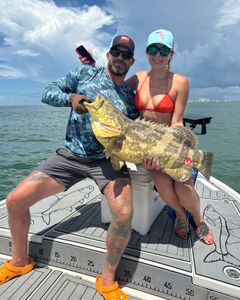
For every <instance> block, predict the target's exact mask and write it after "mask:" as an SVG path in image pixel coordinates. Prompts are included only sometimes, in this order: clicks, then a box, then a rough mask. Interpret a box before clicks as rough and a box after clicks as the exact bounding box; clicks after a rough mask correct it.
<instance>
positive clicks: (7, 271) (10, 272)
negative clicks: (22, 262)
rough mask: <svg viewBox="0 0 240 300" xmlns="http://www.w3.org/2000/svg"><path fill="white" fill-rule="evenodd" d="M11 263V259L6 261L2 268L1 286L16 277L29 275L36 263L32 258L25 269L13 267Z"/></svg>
mask: <svg viewBox="0 0 240 300" xmlns="http://www.w3.org/2000/svg"><path fill="white" fill-rule="evenodd" d="M9 262H10V259H9V260H7V261H5V263H4V264H3V265H2V266H1V267H0V284H3V283H5V282H8V281H9V280H11V279H12V278H14V277H17V276H21V275H24V274H27V273H28V272H30V271H32V269H33V268H34V266H35V262H34V261H33V259H32V258H30V259H29V264H28V265H26V266H24V267H17V266H12V265H10V264H9Z"/></svg>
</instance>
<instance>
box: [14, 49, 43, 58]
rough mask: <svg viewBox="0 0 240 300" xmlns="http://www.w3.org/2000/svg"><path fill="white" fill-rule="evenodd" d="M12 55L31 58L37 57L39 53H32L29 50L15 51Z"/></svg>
mask: <svg viewBox="0 0 240 300" xmlns="http://www.w3.org/2000/svg"><path fill="white" fill-rule="evenodd" d="M13 54H17V55H20V56H31V57H34V56H39V53H37V52H34V51H32V50H30V49H21V50H16V51H14V52H13Z"/></svg>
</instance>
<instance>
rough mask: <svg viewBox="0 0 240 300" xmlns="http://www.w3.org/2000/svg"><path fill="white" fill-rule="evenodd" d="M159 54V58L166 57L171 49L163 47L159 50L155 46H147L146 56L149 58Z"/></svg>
mask: <svg viewBox="0 0 240 300" xmlns="http://www.w3.org/2000/svg"><path fill="white" fill-rule="evenodd" d="M158 52H159V53H160V55H161V56H168V55H169V53H170V52H171V49H170V48H168V47H167V46H163V47H161V48H158V47H157V46H149V47H148V48H147V54H149V55H151V56H155V55H157V53H158Z"/></svg>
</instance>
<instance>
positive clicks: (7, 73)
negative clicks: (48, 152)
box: [0, 64, 25, 78]
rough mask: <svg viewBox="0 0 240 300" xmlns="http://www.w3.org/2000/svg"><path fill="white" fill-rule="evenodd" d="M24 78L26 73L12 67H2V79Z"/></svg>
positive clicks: (0, 71)
mask: <svg viewBox="0 0 240 300" xmlns="http://www.w3.org/2000/svg"><path fill="white" fill-rule="evenodd" d="M1 77H2V78H23V77H25V74H24V72H22V71H21V70H19V69H17V68H14V67H13V66H10V65H4V64H1V65H0V78H1Z"/></svg>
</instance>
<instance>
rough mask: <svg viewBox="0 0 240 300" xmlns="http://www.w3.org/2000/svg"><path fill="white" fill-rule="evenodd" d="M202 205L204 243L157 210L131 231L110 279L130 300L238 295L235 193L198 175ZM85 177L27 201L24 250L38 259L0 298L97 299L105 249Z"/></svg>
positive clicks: (92, 188) (239, 199) (239, 204)
mask: <svg viewBox="0 0 240 300" xmlns="http://www.w3.org/2000/svg"><path fill="white" fill-rule="evenodd" d="M196 189H197V192H198V194H199V196H200V198H201V206H202V211H203V213H204V218H205V221H206V223H207V224H208V226H209V227H210V228H211V230H212V231H213V232H214V235H215V243H214V244H213V245H211V246H208V245H205V244H203V243H202V242H201V241H199V240H198V238H197V236H196V234H195V232H194V230H193V229H191V234H190V237H189V240H187V241H183V240H181V239H179V238H178V237H177V236H176V235H175V233H174V231H173V221H172V220H171V219H170V218H169V216H168V213H167V210H166V208H165V209H163V210H162V211H161V213H160V215H159V216H158V218H157V219H156V221H155V222H154V223H153V225H152V226H151V228H150V231H149V232H148V234H146V235H140V234H138V233H137V232H136V231H134V230H133V231H132V235H131V239H130V242H129V244H128V247H127V249H126V251H125V253H124V255H123V258H122V260H121V262H120V265H119V268H118V271H117V276H116V277H117V279H118V280H119V283H120V285H121V286H123V287H124V290H125V291H126V292H127V293H128V294H129V295H130V296H129V299H130V300H136V299H145V300H151V299H162V298H163V299H170V300H173V299H183V300H205V299H206V300H233V299H235V300H236V299H240V298H239V295H240V251H239V246H240V196H239V194H238V193H236V192H234V191H233V190H231V189H230V188H229V187H227V186H225V185H224V184H223V183H221V182H220V181H218V180H216V179H215V178H211V180H210V182H207V181H206V180H205V179H204V178H203V177H202V176H201V175H199V176H198V179H197V182H196ZM100 199H101V195H100V193H99V190H98V188H97V187H96V185H95V183H94V182H93V181H92V180H88V179H87V180H84V181H82V182H81V183H78V184H77V185H75V186H73V187H72V188H71V189H69V190H68V191H67V192H65V193H61V194H58V195H56V196H52V197H49V198H46V199H44V200H42V201H41V202H39V203H37V204H36V205H34V206H33V207H32V208H31V216H32V220H31V227H30V234H29V253H30V255H31V256H32V257H33V258H34V259H35V261H36V262H37V263H38V265H37V267H36V268H35V269H34V270H33V271H32V272H31V273H29V274H26V275H24V276H21V277H19V278H16V279H13V280H11V281H10V282H8V283H6V284H4V285H1V286H0V299H4V300H5V299H21V300H22V299H31V300H33V299H34V300H36V299H49V300H50V299H64V300H65V299H71V300H73V299H84V300H98V299H102V298H101V296H99V295H98V293H96V291H95V288H94V278H95V277H96V276H97V275H98V274H100V273H101V270H102V266H103V262H104V256H105V253H106V248H105V239H106V229H107V226H108V225H107V224H102V223H101V217H100V208H101V207H100ZM0 203H2V204H1V206H0V253H1V254H2V258H1V259H0V263H2V262H3V260H4V258H5V256H11V251H12V242H11V237H10V232H9V229H8V223H7V211H6V207H5V205H4V202H0Z"/></svg>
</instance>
